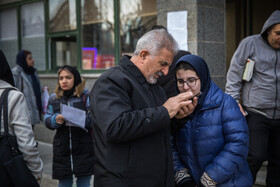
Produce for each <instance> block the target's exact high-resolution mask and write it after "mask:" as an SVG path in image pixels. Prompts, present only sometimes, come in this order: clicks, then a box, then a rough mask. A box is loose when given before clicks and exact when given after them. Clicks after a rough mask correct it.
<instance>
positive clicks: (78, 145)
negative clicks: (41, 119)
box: [45, 91, 94, 179]
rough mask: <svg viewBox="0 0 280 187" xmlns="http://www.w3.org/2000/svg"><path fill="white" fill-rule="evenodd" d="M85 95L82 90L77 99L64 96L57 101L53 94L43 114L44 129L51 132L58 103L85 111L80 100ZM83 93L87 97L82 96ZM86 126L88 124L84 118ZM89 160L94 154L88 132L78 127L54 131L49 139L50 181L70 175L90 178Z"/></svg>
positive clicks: (64, 127)
mask: <svg viewBox="0 0 280 187" xmlns="http://www.w3.org/2000/svg"><path fill="white" fill-rule="evenodd" d="M88 93H89V92H88V91H86V92H84V93H83V94H82V95H81V97H77V96H71V97H70V98H69V99H67V98H66V97H65V96H63V97H62V98H61V99H58V98H56V97H55V94H53V95H52V96H51V98H50V99H49V103H48V111H47V113H46V115H45V125H46V127H48V128H49V129H54V128H53V126H52V123H54V121H53V120H54V118H55V116H56V114H57V113H60V104H61V103H62V104H66V105H68V104H70V105H71V106H73V107H75V108H79V109H82V110H86V106H85V101H84V100H85V99H83V98H87V96H88ZM84 94H86V95H87V96H84ZM88 118H89V117H88ZM87 123H90V122H89V120H88V119H87ZM86 126H87V124H86ZM89 130H90V129H89ZM70 135H71V138H70ZM70 142H71V143H70ZM71 155H72V161H71ZM93 160H94V152H93V143H92V138H91V135H90V131H88V132H86V131H85V130H83V129H81V128H79V127H69V126H66V125H65V124H63V125H62V126H61V127H59V128H56V133H55V136H54V140H53V167H52V170H53V173H52V176H53V178H54V179H65V178H70V177H72V175H73V174H74V175H75V176H76V177H79V176H89V175H93V166H94V165H93ZM71 163H72V166H71ZM72 167H73V168H72Z"/></svg>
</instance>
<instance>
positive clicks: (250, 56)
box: [226, 10, 280, 186]
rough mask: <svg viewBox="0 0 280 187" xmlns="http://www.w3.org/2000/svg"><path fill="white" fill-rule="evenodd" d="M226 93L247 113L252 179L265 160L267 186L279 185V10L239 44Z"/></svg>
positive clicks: (229, 74)
mask: <svg viewBox="0 0 280 187" xmlns="http://www.w3.org/2000/svg"><path fill="white" fill-rule="evenodd" d="M249 60H252V61H254V62H255V64H254V67H253V68H252V70H253V71H252V77H251V79H250V77H249V78H248V79H244V80H243V74H244V73H245V72H246V71H245V67H246V62H247V61H249ZM250 63H251V62H250ZM226 93H228V94H229V95H231V96H232V97H233V98H235V100H236V101H237V102H238V103H239V107H240V110H241V112H242V113H243V114H244V115H245V116H246V120H247V123H248V127H249V142H250V146H249V154H248V163H249V166H250V170H251V172H252V174H253V177H254V181H255V179H256V174H257V172H258V170H259V169H260V167H261V166H262V164H263V162H264V161H265V160H268V166H267V177H266V183H267V186H280V150H279V147H280V10H276V11H274V12H273V13H272V14H271V16H270V17H269V18H268V19H267V21H266V22H265V23H264V25H263V28H262V31H261V33H260V34H258V35H253V36H249V37H246V38H245V39H243V40H242V41H241V43H240V44H239V46H238V48H237V50H236V51H235V53H234V55H233V57H232V59H231V65H230V67H229V70H228V74H227V83H226Z"/></svg>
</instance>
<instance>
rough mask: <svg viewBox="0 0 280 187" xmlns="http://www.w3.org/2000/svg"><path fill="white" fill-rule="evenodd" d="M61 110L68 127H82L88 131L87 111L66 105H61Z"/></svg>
mask: <svg viewBox="0 0 280 187" xmlns="http://www.w3.org/2000/svg"><path fill="white" fill-rule="evenodd" d="M60 110H61V114H62V116H63V117H64V119H65V120H66V125H67V126H74V127H80V128H82V129H84V130H85V131H87V129H86V128H85V121H86V111H84V110H81V109H78V108H74V107H71V106H67V105H64V104H61V107H60Z"/></svg>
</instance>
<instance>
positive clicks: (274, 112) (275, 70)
mask: <svg viewBox="0 0 280 187" xmlns="http://www.w3.org/2000/svg"><path fill="white" fill-rule="evenodd" d="M275 53H276V61H275V68H274V72H275V77H276V96H275V108H274V111H273V118H272V119H275V115H276V110H277V95H278V88H277V85H278V78H277V61H278V56H277V50H276V49H275Z"/></svg>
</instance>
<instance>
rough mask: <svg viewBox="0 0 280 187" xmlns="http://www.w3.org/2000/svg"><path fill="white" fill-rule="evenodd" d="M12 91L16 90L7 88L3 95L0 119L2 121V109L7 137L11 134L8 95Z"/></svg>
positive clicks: (0, 100)
mask: <svg viewBox="0 0 280 187" xmlns="http://www.w3.org/2000/svg"><path fill="white" fill-rule="evenodd" d="M10 90H15V89H14V88H7V89H5V90H4V91H3V92H2V94H1V99H0V119H2V118H1V117H2V109H3V118H4V133H5V135H7V134H9V129H8V93H9V92H10ZM1 121H2V120H0V130H1Z"/></svg>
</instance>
